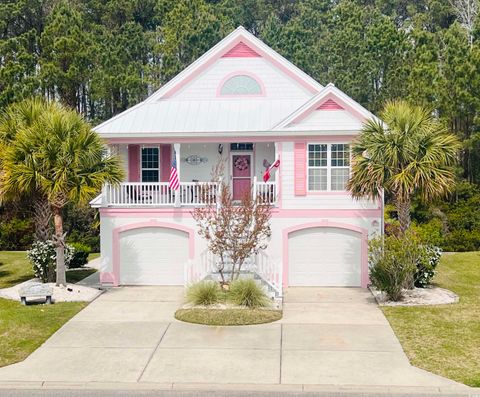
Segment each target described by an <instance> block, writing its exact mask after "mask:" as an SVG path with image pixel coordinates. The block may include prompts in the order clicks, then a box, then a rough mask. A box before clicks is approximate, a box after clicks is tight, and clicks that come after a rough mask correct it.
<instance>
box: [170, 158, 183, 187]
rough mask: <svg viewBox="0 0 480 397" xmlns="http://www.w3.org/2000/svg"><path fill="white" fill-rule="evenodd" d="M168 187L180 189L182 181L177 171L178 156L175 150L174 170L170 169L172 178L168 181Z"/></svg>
mask: <svg viewBox="0 0 480 397" xmlns="http://www.w3.org/2000/svg"><path fill="white" fill-rule="evenodd" d="M168 187H169V188H170V189H172V190H178V188H179V187H180V181H179V180H178V171H177V156H176V154H175V152H173V161H172V170H171V171H170V180H169V181H168Z"/></svg>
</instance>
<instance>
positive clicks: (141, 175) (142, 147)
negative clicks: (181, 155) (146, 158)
mask: <svg viewBox="0 0 480 397" xmlns="http://www.w3.org/2000/svg"><path fill="white" fill-rule="evenodd" d="M152 148H153V149H157V150H158V168H143V161H142V150H143V149H152ZM139 157H140V180H141V182H142V183H158V182H160V178H161V175H160V167H161V165H160V146H159V145H142V146H140V156H139ZM143 171H158V181H157V182H144V181H143Z"/></svg>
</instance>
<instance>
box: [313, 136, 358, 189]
mask: <svg viewBox="0 0 480 397" xmlns="http://www.w3.org/2000/svg"><path fill="white" fill-rule="evenodd" d="M309 145H326V146H327V165H326V166H310V165H309V163H308V160H309V157H308V156H309V152H310V150H309ZM332 145H348V147H349V151H348V152H349V162H348V163H349V165H348V167H346V166H341V167H340V166H332ZM306 151H307V156H306V163H307V164H306V166H307V175H306V180H307V181H306V182H307V192H308V193H325V192H333V193H343V192H346V191H347V190H346V189H344V190H332V169H335V168H336V169H345V168H348V173H349V174H350V173H351V162H352V150H351V143H350V142H333V143H327V142H307V146H306ZM310 169H326V170H327V189H326V190H317V189H310V182H309V179H310Z"/></svg>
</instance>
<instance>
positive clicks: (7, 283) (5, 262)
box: [0, 251, 100, 288]
mask: <svg viewBox="0 0 480 397" xmlns="http://www.w3.org/2000/svg"><path fill="white" fill-rule="evenodd" d="M99 256H100V254H98V253H93V254H90V255H89V256H88V260H92V259H95V258H98V257H99ZM95 272H96V270H95V269H72V270H69V271H68V272H67V282H68V283H72V284H74V283H78V282H79V281H80V280H83V279H84V278H85V277H87V276H90V275H91V274H93V273H95ZM33 277H34V276H33V271H32V265H31V264H30V262H29V261H28V259H27V253H26V252H25V251H0V288H8V287H12V286H13V285H15V284H19V283H22V282H24V281H27V280H30V279H31V278H33Z"/></svg>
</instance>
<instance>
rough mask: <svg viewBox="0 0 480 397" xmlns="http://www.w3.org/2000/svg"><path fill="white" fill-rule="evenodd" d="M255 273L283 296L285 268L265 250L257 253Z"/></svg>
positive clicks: (278, 294)
mask: <svg viewBox="0 0 480 397" xmlns="http://www.w3.org/2000/svg"><path fill="white" fill-rule="evenodd" d="M255 273H256V274H257V275H258V276H259V277H260V278H261V279H262V280H263V281H264V282H265V283H267V284H268V285H269V286H270V287H271V288H272V289H273V290H274V291H275V292H276V294H277V296H282V283H283V269H282V266H281V265H280V264H278V263H276V262H274V261H272V260H271V258H270V257H269V256H268V255H267V254H266V253H265V252H263V251H261V252H259V253H258V254H257V255H255Z"/></svg>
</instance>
